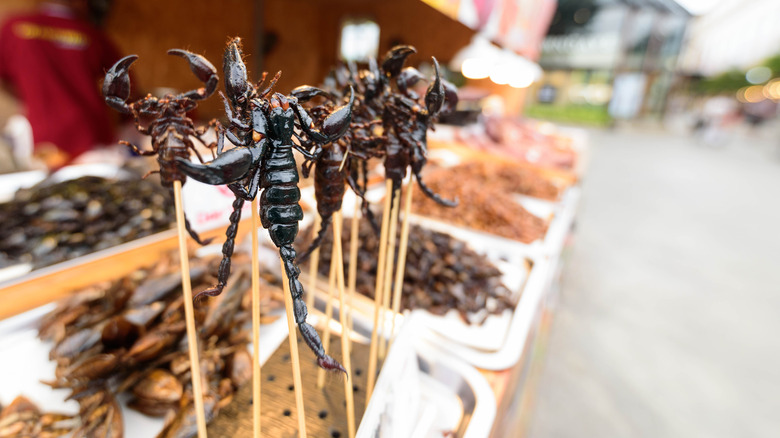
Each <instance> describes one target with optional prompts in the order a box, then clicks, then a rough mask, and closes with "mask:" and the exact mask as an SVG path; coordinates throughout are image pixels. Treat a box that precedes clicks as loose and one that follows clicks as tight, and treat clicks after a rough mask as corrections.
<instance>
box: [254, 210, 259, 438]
mask: <svg viewBox="0 0 780 438" xmlns="http://www.w3.org/2000/svg"><path fill="white" fill-rule="evenodd" d="M259 229H260V215H259V210H258V208H257V199H253V200H252V345H253V347H254V353H253V355H252V414H253V424H254V432H255V435H254V436H255V438H260V382H261V379H260V377H261V376H260V256H259V255H258V254H257V251H258V246H259V245H260V241H259V239H258V237H257V230H259Z"/></svg>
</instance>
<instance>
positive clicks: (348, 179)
mask: <svg viewBox="0 0 780 438" xmlns="http://www.w3.org/2000/svg"><path fill="white" fill-rule="evenodd" d="M291 94H292V95H293V96H295V97H296V98H297V99H298V101H299V102H306V101H308V100H310V99H311V98H313V97H315V96H324V97H325V98H326V99H328V101H329V102H332V101H334V100H336V98H335V97H334V96H333V95H331V94H330V93H327V92H323V91H322V90H320V89H318V88H315V87H310V86H307V85H304V86H301V87H298V88H296V89H294V90H293V91H292V93H291ZM310 111H311V114H312V117H313V118H314V119H315V120H323V119H324V118H326V117H327V116H328V115H329V114H330V113H331V112H332V111H333V105H332V104H330V103H328V104H323V105H319V106H316V107H314V108H312V109H311V110H310ZM372 123H373V122H368V123H362V124H361V123H352V124H351V125H350V129H349V130H347V132H346V133H345V134H344V136H343V137H341V138H340V139H339V140H338V141H335V142H332V143H328V144H326V145H324V146H319V145H315V148H317V149H316V151H317V152H315V154H314V155H315V156H316V157H317V158H316V159H314V160H309V161H307V162H306V163H305V164H304V165H303V167H302V170H303V176H304V177H306V178H308V176H309V173H310V171H311V167H312V166H315V168H314V197H315V198H316V200H317V213H318V214H319V215H320V217H321V218H322V224H321V225H320V229H319V231H318V234H317V237H316V238H315V239H314V240H313V241H312V243H311V245H310V246H309V248H308V249H306V250H305V251H304V252H303V253H301V255H300V256H299V257H298V261H300V262H302V261H304V260H306V259H307V258H308V256H309V255H310V254H311V252H312V251H314V249H316V248H317V247H318V246H319V245H320V242H321V241H322V239H323V237H324V236H325V234H326V232H327V230H328V228H329V226H330V222H331V219H332V217H333V213H335V212H337V211H339V210H341V202H342V200H343V198H344V193H345V192H346V186H345V184H349V186H350V188H352V191H353V192H355V194H356V195H357V196H359V197H361V198H363V199H364V203H365V198H364V196H363V192H364V189H361V188H360V186H359V183H358V181H357V178H356V177H357V172H356V171H357V164H358V163H365V161H367V160H368V159H369V158H370V157H371V156H373V154H374V153H373V152H372V145H373V144H374V143H377V142H378V141H381V138H378V137H373V136H371V135H370V134H369V133H368V132H370V131H368V130H369V128H370V127H371V124H372ZM356 160H357V161H356Z"/></svg>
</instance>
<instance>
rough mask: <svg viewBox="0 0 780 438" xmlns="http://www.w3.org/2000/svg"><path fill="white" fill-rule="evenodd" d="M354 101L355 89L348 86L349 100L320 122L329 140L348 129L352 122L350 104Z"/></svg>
mask: <svg viewBox="0 0 780 438" xmlns="http://www.w3.org/2000/svg"><path fill="white" fill-rule="evenodd" d="M353 103H355V90H354V89H352V86H351V85H350V87H349V102H348V103H347V104H346V105H343V106H341V107H339V108H337V109H336V110H335V111H333V112H332V113H331V114H330V115H329V116H328V117H327V118H326V119H325V121H323V122H322V132H323V134H325V135H326V136H327V137H328V139H329V141H335V140H337V139H339V138H341V136H342V135H344V134H345V133H346V132H347V129H349V124H350V123H351V122H352V104H353Z"/></svg>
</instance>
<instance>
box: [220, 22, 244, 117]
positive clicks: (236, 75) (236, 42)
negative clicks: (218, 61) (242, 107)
mask: <svg viewBox="0 0 780 438" xmlns="http://www.w3.org/2000/svg"><path fill="white" fill-rule="evenodd" d="M243 55H244V52H243V51H242V49H241V38H238V37H236V38H233V39H232V40H230V42H229V43H228V45H227V47H226V48H225V56H224V58H223V59H222V74H224V75H225V92H226V93H227V96H228V98H229V99H230V103H232V104H233V106H237V105H238V104H239V103H240V102H239V100H241V101H244V100H246V99H247V98H248V97H249V94H250V92H251V90H250V88H251V85H250V84H249V80H248V79H247V78H248V75H247V72H246V65H245V64H244V60H243V59H242V57H243ZM242 97H243V99H241V98H242Z"/></svg>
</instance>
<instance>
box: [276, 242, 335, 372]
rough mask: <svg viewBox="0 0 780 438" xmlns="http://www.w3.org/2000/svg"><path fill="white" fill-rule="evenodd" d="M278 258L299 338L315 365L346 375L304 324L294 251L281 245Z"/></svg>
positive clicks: (303, 307) (303, 303)
mask: <svg viewBox="0 0 780 438" xmlns="http://www.w3.org/2000/svg"><path fill="white" fill-rule="evenodd" d="M279 256H281V258H282V262H283V263H284V270H285V273H286V274H287V279H288V280H289V283H290V294H291V295H292V299H293V309H294V310H293V313H294V316H295V323H296V324H298V330H300V332H301V337H303V340H304V341H305V342H306V345H308V346H309V348H311V350H312V351H313V352H314V354H315V355H316V356H317V365H319V366H320V367H321V368H324V369H326V370H328V371H341V372H343V373H346V372H347V370H345V369H344V367H343V366H341V364H340V363H339V362H338V361H337V360H336V359H334V358H332V357H330V356H328V355H327V354H325V349H324V348H323V347H322V340H321V339H320V335H319V334H317V330H315V329H314V327H312V326H311V325H310V324H309V323H307V322H306V316H307V314H308V310H307V309H306V303H305V302H304V301H303V298H302V296H303V285H302V284H301V282H300V281H298V274H299V273H300V270H299V269H298V267H297V266H296V265H295V249H293V247H292V246H291V245H283V246H281V247H279Z"/></svg>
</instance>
